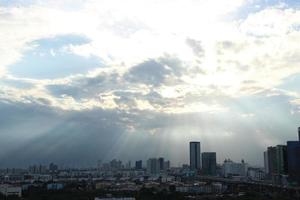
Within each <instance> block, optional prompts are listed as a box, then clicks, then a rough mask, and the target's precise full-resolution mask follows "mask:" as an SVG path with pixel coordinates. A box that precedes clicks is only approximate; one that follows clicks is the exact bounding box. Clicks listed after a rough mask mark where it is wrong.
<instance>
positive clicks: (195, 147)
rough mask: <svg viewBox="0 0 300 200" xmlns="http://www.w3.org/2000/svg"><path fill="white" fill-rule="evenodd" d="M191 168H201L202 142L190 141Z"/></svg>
mask: <svg viewBox="0 0 300 200" xmlns="http://www.w3.org/2000/svg"><path fill="white" fill-rule="evenodd" d="M190 168H191V169H192V170H199V169H201V147H200V142H190Z"/></svg>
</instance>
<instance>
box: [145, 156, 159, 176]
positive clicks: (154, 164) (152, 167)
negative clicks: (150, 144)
mask: <svg viewBox="0 0 300 200" xmlns="http://www.w3.org/2000/svg"><path fill="white" fill-rule="evenodd" d="M159 171H160V169H159V161H158V159H156V158H150V159H148V160H147V172H148V173H149V174H159Z"/></svg>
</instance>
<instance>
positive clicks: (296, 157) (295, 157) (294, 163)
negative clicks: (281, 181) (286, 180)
mask: <svg viewBox="0 0 300 200" xmlns="http://www.w3.org/2000/svg"><path fill="white" fill-rule="evenodd" d="M298 135H299V141H288V142H287V160H288V174H289V177H290V179H291V180H292V181H296V182H298V184H300V127H299V128H298Z"/></svg>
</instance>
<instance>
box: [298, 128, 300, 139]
mask: <svg viewBox="0 0 300 200" xmlns="http://www.w3.org/2000/svg"><path fill="white" fill-rule="evenodd" d="M298 140H299V141H300V127H298Z"/></svg>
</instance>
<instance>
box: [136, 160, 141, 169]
mask: <svg viewBox="0 0 300 200" xmlns="http://www.w3.org/2000/svg"><path fill="white" fill-rule="evenodd" d="M142 168H143V161H142V160H138V161H135V169H142Z"/></svg>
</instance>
